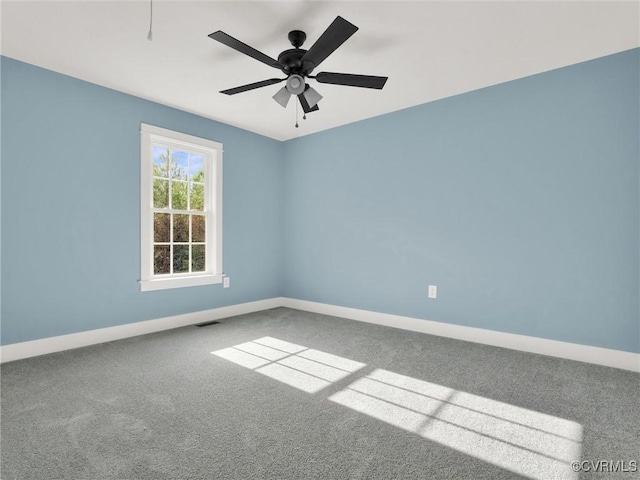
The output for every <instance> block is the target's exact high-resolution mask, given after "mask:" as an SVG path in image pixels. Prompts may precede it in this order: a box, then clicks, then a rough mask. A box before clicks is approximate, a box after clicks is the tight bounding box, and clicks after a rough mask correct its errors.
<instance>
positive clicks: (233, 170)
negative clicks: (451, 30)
mask: <svg viewBox="0 0 640 480" xmlns="http://www.w3.org/2000/svg"><path fill="white" fill-rule="evenodd" d="M639 52H640V50H637V49H636V50H632V51H628V52H623V53H620V54H616V55H612V56H609V57H604V58H601V59H597V60H594V61H591V62H586V63H583V64H579V65H573V66H570V67H566V68H562V69H559V70H555V71H552V72H547V73H544V74H541V75H536V76H533V77H528V78H525V79H521V80H517V81H513V82H509V83H505V84H501V85H497V86H495V87H491V88H486V89H482V90H478V91H475V92H471V93H467V94H464V95H460V96H456V97H452V98H448V99H445V100H441V101H438V102H433V103H429V104H426V105H422V106H418V107H414V108H410V109H406V110H402V111H399V112H395V113H392V114H388V115H384V116H380V117H376V118H373V119H369V120H365V121H362V122H358V123H354V124H351V125H347V126H344V127H340V128H336V129H333V130H329V131H325V132H321V133H318V134H315V135H310V136H306V137H303V138H300V139H297V140H292V141H289V142H285V143H280V142H277V141H275V140H270V139H267V138H265V137H261V136H258V135H255V134H252V133H249V132H246V131H243V130H240V129H237V128H233V127H230V126H226V125H223V124H220V123H216V122H213V121H210V120H206V119H203V118H200V117H197V116H194V115H190V114H187V113H184V112H181V111H178V110H174V109H171V108H168V107H165V106H161V105H158V104H154V103H152V102H148V101H145V100H141V99H139V98H136V97H132V96H128V95H125V94H122V93H119V92H115V91H113V90H109V89H106V88H102V87H99V86H96V85H92V84H89V83H86V82H82V81H80V80H76V79H73V78H70V77H66V76H63V75H59V74H56V73H53V72H50V71H46V70H42V69H40V68H37V67H33V66H30V65H27V64H24V63H21V62H17V61H15V60H11V59H8V58H2V64H1V68H2V99H1V101H2V124H1V128H2V147H1V154H2V177H1V182H2V183H1V195H2V199H1V208H2V231H1V234H2V239H1V240H2V292H1V294H2V308H1V313H2V330H1V333H2V344H9V343H14V342H20V341H26V340H33V339H37V338H44V337H49V336H54V335H61V334H65V333H73V332H79V331H85V330H91V329H95V328H101V327H108V326H114V325H119V324H125V323H130V322H136V321H140V320H147V319H153V318H159V317H164V316H168V315H173V314H179V313H185V312H191V311H198V310H203V309H208V308H214V307H218V306H223V305H230V304H236V303H242V302H246V301H252V300H258V299H262V298H270V297H276V296H280V295H286V296H289V297H293V298H299V299H305V300H312V301H318V302H325V303H330V304H336V305H344V306H349V307H355V308H362V309H368V310H375V311H380V312H388V313H394V314H399V315H407V316H411V317H417V318H425V319H430V320H435V321H440V322H448V323H453V324H459V325H469V326H474V327H480V328H487V329H493V330H499V331H505V332H512V333H521V334H525V335H532V336H536V337H542V338H550V339H555V340H562V341H568V342H574V343H582V344H586V345H595V346H601V347H606V348H614V349H619V350H626V351H632V352H640V345H639V344H640V331H639V317H640V312H639V310H640V298H639V297H640V293H639V291H640V285H639V282H640V265H639V263H640V238H639V230H640V211H639V208H640V206H639V205H640V171H639V169H640V167H639V157H640V152H639V146H638V130H639V129H640V122H639V119H638V115H639V113H638V112H639V105H640V98H639V93H638V92H639V88H640V81H639V78H638V76H639V73H638V72H639V67H640V65H639V61H638V60H639V57H638V55H639ZM335 88H340V87H335ZM140 122H144V123H149V124H152V125H158V126H161V127H165V128H170V129H174V130H177V131H182V132H185V133H189V134H193V135H198V136H201V137H204V138H209V139H212V140H215V141H220V142H222V143H224V147H225V165H224V168H225V172H224V202H225V205H224V266H225V272H226V273H228V274H229V275H230V276H231V278H232V288H230V289H222V288H221V286H219V285H215V286H209V287H195V288H186V289H175V290H165V291H161V292H144V293H141V292H140V291H139V287H138V283H137V280H138V278H139V276H140V254H139V248H140V247H139V243H140V240H139V210H140V208H139V202H140V200H139V184H140V176H139V175H140V173H139V169H140V168H139V163H140V160H139V135H138V128H139V124H140ZM428 284H436V285H438V287H439V291H438V299H437V300H429V299H427V295H426V290H427V285H428Z"/></svg>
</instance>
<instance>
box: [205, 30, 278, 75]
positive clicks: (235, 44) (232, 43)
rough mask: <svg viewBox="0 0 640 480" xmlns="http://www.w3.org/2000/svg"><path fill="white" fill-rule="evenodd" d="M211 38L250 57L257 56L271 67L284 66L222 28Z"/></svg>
mask: <svg viewBox="0 0 640 480" xmlns="http://www.w3.org/2000/svg"><path fill="white" fill-rule="evenodd" d="M209 38H212V39H213V40H217V41H218V42H220V43H223V44H225V45H226V46H227V47H231V48H233V49H234V50H237V51H239V52H240V53H244V54H245V55H249V56H250V57H252V58H255V59H256V60H258V61H260V62H262V63H264V64H266V65H269V66H270V67H273V68H278V69H280V68H283V65H282V64H281V63H280V62H278V61H277V60H274V59H273V58H271V57H269V56H268V55H265V54H264V53H262V52H259V51H258V50H256V49H255V48H253V47H250V46H249V45H247V44H246V43H242V42H241V41H240V40H237V39H235V38H233V37H232V36H231V35H227V34H226V33H224V32H223V31H222V30H218V31H217V32H213V33H210V34H209Z"/></svg>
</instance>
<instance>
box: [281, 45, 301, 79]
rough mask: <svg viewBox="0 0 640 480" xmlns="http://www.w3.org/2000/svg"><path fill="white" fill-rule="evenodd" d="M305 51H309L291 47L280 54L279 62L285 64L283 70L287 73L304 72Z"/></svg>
mask: <svg viewBox="0 0 640 480" xmlns="http://www.w3.org/2000/svg"><path fill="white" fill-rule="evenodd" d="M305 53H307V51H306V50H304V49H302V48H291V49H289V50H285V51H284V52H282V53H281V54H280V55H278V62H280V63H281V64H282V65H284V68H283V69H282V71H283V72H285V73H295V74H302V61H301V59H302V57H303V56H304V54H305ZM305 73H308V72H305Z"/></svg>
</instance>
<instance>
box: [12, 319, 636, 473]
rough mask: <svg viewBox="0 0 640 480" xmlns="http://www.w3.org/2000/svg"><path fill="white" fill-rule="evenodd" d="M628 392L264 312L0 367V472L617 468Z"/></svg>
mask: <svg viewBox="0 0 640 480" xmlns="http://www.w3.org/2000/svg"><path fill="white" fill-rule="evenodd" d="M212 352H214V354H212ZM639 398H640V376H639V375H638V374H635V373H632V372H627V371H622V370H617V369H612V368H606V367H599V366H595V365H589V364H585V363H579V362H572V361H567V360H560V359H555V358H550V357H544V356H539V355H533V354H527V353H521V352H516V351H511V350H506V349H500V348H495V347H488V346H483V345H479V344H473V343H467V342H462V341H457V340H450V339H445V338H440V337H435V336H429V335H423V334H417V333H412V332H407V331H404V330H398V329H392V328H387V327H381V326H376V325H370V324H366V323H360V322H355V321H350V320H344V319H339V318H334V317H327V316H323V315H316V314H310V313H306V312H300V311H296V310H291V309H285V308H278V309H274V310H269V311H265V312H260V313H255V314H250V315H243V316H240V317H235V318H230V319H225V320H223V321H222V322H221V323H220V324H218V325H213V326H209V327H203V328H198V327H185V328H180V329H175V330H171V331H165V332H160V333H156V334H152V335H145V336H141V337H136V338H131V339H126V340H121V341H117V342H110V343H106V344H101V345H97V346H92V347H88V348H82V349H77V350H72V351H67V352H61V353H56V354H51V355H46V356H42V357H37V358H31V359H26V360H21V361H17V362H12V363H8V364H5V365H3V366H2V410H1V413H2V417H1V421H2V423H1V449H2V466H1V475H2V478H3V479H6V480H9V479H113V478H118V479H153V480H158V479H385V480H386V479H454V478H460V479H474V480H475V479H492V480H493V479H507V478H538V479H543V480H547V479H551V478H568V479H577V478H580V479H583V478H606V479H614V478H623V479H632V478H640V474H639V473H638V472H637V471H636V472H631V471H628V470H633V464H632V463H631V462H632V461H635V462H638V460H640V459H639V458H638V457H639V447H640V427H639V425H640V411H639V408H638V400H639ZM598 460H606V461H609V462H612V461H613V462H624V463H618V464H617V466H616V467H614V468H611V467H607V466H605V467H603V465H602V464H600V465H598V464H597V463H596V462H597V461H598ZM572 461H580V462H582V463H581V464H580V465H581V466H582V467H583V470H590V471H589V472H585V471H582V472H579V473H574V472H573V471H572V469H571V462H572ZM589 462H593V463H589ZM616 468H617V470H618V471H617V472H612V471H611V470H615V469H616ZM596 469H598V470H600V471H599V472H594V470H596ZM625 470H627V471H625Z"/></svg>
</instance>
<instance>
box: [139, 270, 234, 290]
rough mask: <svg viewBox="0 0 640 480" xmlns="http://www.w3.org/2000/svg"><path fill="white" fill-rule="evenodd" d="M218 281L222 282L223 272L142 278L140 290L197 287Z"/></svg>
mask: <svg viewBox="0 0 640 480" xmlns="http://www.w3.org/2000/svg"><path fill="white" fill-rule="evenodd" d="M216 283H222V274H217V275H211V274H209V275H193V276H188V277H172V278H154V279H152V280H140V291H141V292H151V291H154V290H165V289H167V288H182V287H197V286H201V285H213V284H216Z"/></svg>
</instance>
